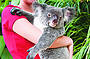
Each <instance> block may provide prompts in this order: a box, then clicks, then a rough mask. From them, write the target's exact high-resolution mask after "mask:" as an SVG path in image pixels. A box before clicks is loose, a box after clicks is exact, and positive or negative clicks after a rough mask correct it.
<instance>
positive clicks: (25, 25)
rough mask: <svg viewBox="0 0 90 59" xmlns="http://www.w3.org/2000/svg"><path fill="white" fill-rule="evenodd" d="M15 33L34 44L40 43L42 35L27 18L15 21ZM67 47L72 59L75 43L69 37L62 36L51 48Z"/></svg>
mask: <svg viewBox="0 0 90 59" xmlns="http://www.w3.org/2000/svg"><path fill="white" fill-rule="evenodd" d="M13 31H14V32H16V33H17V34H19V35H21V36H22V37H24V38H26V39H27V40H29V41H31V42H33V43H34V44H36V43H37V42H38V40H39V39H38V38H39V37H40V35H41V34H42V32H41V31H40V30H39V29H38V28H36V27H35V26H33V25H32V24H31V23H30V22H29V21H28V20H26V19H25V18H21V19H18V20H16V21H15V23H14V24H13ZM63 46H67V47H68V50H69V52H70V58H72V54H73V41H72V39H71V38H69V37H67V36H61V37H59V38H57V39H56V40H55V41H54V42H53V43H52V45H51V46H50V48H58V47H63Z"/></svg>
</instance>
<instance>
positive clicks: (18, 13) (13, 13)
mask: <svg viewBox="0 0 90 59" xmlns="http://www.w3.org/2000/svg"><path fill="white" fill-rule="evenodd" d="M10 13H11V14H12V15H15V14H16V15H18V16H21V15H22V11H21V9H19V8H16V7H13V8H12V9H11V11H10Z"/></svg>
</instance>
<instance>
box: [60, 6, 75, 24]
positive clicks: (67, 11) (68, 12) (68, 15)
mask: <svg viewBox="0 0 90 59" xmlns="http://www.w3.org/2000/svg"><path fill="white" fill-rule="evenodd" d="M62 12H63V17H64V22H65V23H68V22H70V21H71V20H72V18H73V17H74V16H75V8H74V7H65V8H63V9H62Z"/></svg>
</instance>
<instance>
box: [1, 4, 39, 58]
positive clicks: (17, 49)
mask: <svg viewBox="0 0 90 59" xmlns="http://www.w3.org/2000/svg"><path fill="white" fill-rule="evenodd" d="M12 7H16V8H19V7H17V6H13V5H8V6H7V7H6V8H4V10H3V12H2V33H3V37H4V41H5V44H6V46H7V48H8V50H9V52H10V54H11V55H12V56H13V59H26V56H27V55H28V52H27V50H28V49H29V48H30V47H32V46H34V44H33V43H32V42H30V41H28V40H26V39H25V38H23V37H22V36H20V35H18V34H17V33H15V32H14V31H13V30H12V27H13V24H14V22H15V21H16V20H18V19H20V18H25V16H17V15H11V13H10V10H11V9H12ZM35 59H40V58H39V56H38V55H37V56H36V57H35Z"/></svg>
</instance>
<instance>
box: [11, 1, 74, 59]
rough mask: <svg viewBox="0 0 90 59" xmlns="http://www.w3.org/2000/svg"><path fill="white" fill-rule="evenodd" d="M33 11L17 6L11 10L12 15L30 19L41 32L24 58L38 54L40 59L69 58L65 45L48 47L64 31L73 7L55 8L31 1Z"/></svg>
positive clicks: (71, 16)
mask: <svg viewBox="0 0 90 59" xmlns="http://www.w3.org/2000/svg"><path fill="white" fill-rule="evenodd" d="M32 7H33V9H34V11H35V13H32V14H31V13H29V12H26V11H23V10H21V9H19V8H15V7H14V8H13V9H12V10H11V14H12V15H15V14H16V15H19V16H21V15H24V16H25V17H27V19H31V21H30V22H31V23H32V24H33V25H35V26H36V27H37V28H39V29H40V30H41V31H42V32H43V33H42V35H41V36H40V37H39V41H38V43H37V44H36V45H35V46H34V47H32V48H30V49H29V50H28V52H29V54H28V56H27V57H26V59H34V57H35V56H36V55H37V53H38V54H39V56H40V58H41V59H69V56H70V55H69V51H68V49H67V47H61V48H49V47H50V46H51V45H52V43H53V42H54V41H55V40H56V39H57V38H58V37H60V36H62V35H63V34H64V33H65V27H64V23H68V22H70V21H71V20H72V18H73V17H74V8H70V7H65V8H57V7H53V6H50V5H47V4H40V3H38V2H34V3H33V6H32Z"/></svg>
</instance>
